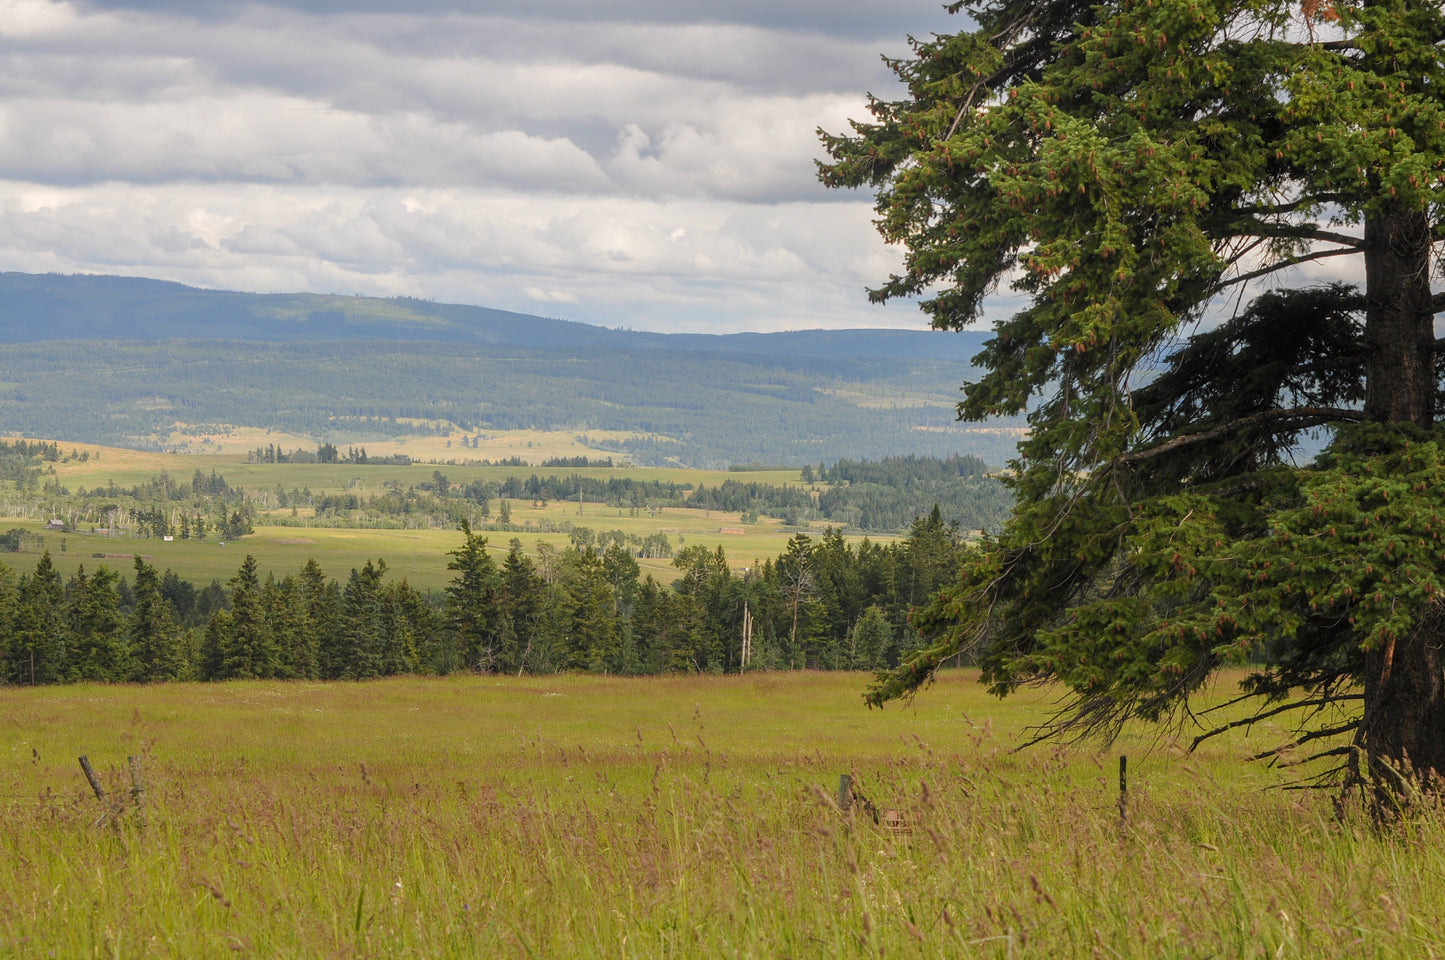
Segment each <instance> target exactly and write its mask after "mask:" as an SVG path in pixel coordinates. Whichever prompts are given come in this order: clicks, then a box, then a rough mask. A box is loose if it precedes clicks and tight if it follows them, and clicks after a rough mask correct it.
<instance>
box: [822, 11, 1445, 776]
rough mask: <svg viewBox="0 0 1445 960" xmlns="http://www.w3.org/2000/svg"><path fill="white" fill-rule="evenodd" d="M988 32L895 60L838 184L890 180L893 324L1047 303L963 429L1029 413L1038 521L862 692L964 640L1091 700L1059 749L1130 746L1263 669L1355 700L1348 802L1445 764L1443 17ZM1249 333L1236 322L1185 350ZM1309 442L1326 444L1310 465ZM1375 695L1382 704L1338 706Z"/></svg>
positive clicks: (1311, 698)
mask: <svg viewBox="0 0 1445 960" xmlns="http://www.w3.org/2000/svg"><path fill="white" fill-rule="evenodd" d="M954 9H955V10H956V9H958V8H957V7H955V8H954ZM974 13H975V19H976V21H977V23H978V27H977V29H975V30H972V31H967V32H963V33H959V34H955V35H946V36H936V37H933V38H931V39H929V40H925V41H918V42H916V43H915V46H914V53H913V56H911V57H909V58H907V59H904V60H901V61H898V62H896V63H894V64H893V67H894V69H895V71H896V72H897V73H898V75H899V77H900V78H901V79H902V80H904V81H905V82H906V83H907V85H908V96H907V98H906V99H903V100H901V101H898V102H892V103H889V102H882V101H874V102H873V103H872V104H871V110H872V113H873V120H872V121H871V122H867V123H858V124H855V126H854V130H853V131H852V133H850V134H848V135H845V136H837V137H825V142H826V144H827V147H828V149H829V151H830V152H831V154H832V157H833V162H831V163H828V164H825V165H823V167H822V169H821V175H822V177H823V179H824V181H825V182H826V183H829V184H831V185H834V186H864V185H868V186H872V187H876V188H877V189H878V195H877V209H878V212H879V219H878V225H879V229H880V231H881V232H882V233H883V235H884V237H885V238H887V239H888V240H890V241H893V242H896V243H898V244H899V245H901V246H902V247H903V248H904V250H905V269H904V270H903V272H901V273H900V274H899V275H897V276H894V277H891V278H890V279H889V280H888V281H887V282H886V283H885V284H884V285H883V286H882V287H880V288H879V289H877V290H875V291H873V292H872V296H873V297H874V298H875V299H878V300H886V299H889V298H893V297H903V296H918V297H920V298H921V299H920V305H921V306H922V308H923V309H924V311H925V312H926V313H927V314H928V315H929V317H930V319H931V321H932V323H933V325H934V326H936V327H938V328H941V329H960V328H962V327H964V326H966V325H968V324H971V323H973V322H975V321H976V320H978V319H980V318H981V317H982V316H983V313H984V303H985V297H986V296H987V295H988V294H989V293H990V292H991V291H992V290H993V289H994V288H995V286H996V285H997V284H1000V283H1004V284H1008V285H1010V286H1011V287H1012V288H1013V290H1014V292H1015V293H1016V294H1017V295H1018V296H1019V297H1020V298H1022V300H1023V301H1024V304H1025V305H1024V307H1023V309H1021V310H1020V311H1019V312H1018V313H1016V314H1014V315H1013V316H1011V317H1007V318H1004V319H1000V320H998V321H997V322H996V323H995V325H994V337H993V339H992V340H990V341H989V342H988V343H987V344H986V346H985V349H984V352H983V353H982V354H981V355H980V356H979V357H978V358H977V360H976V363H977V365H978V366H979V367H980V368H981V370H982V376H981V377H980V379H979V381H978V382H977V383H973V384H970V385H968V386H967V387H966V390H965V396H964V400H963V402H962V403H961V404H960V408H959V409H960V414H961V415H962V416H963V417H965V418H968V419H983V418H987V417H990V416H998V415H1018V414H1022V413H1025V412H1027V414H1028V417H1029V421H1030V426H1031V431H1030V434H1029V436H1028V438H1027V439H1026V440H1025V441H1024V442H1023V443H1022V444H1021V445H1020V448H1019V456H1018V459H1017V460H1016V461H1015V463H1014V464H1013V465H1012V466H1013V471H1012V480H1011V486H1012V487H1013V490H1014V493H1015V497H1016V503H1017V505H1016V508H1015V512H1014V516H1013V518H1012V520H1011V521H1010V522H1009V523H1008V525H1007V526H1006V528H1005V529H1004V530H1003V531H1002V532H1001V533H1000V534H999V535H998V536H997V537H995V538H991V539H990V540H989V541H988V542H987V543H986V545H985V548H984V549H983V550H982V551H981V552H980V553H979V554H978V555H977V556H975V557H974V558H973V559H972V560H971V561H970V563H969V565H968V567H967V569H966V570H965V572H964V575H963V577H962V579H961V582H960V583H959V584H958V585H957V586H955V587H953V588H951V589H950V591H949V594H950V595H949V596H948V597H947V599H946V600H945V601H942V602H937V603H935V604H934V605H933V606H932V607H931V608H930V610H929V612H928V613H927V615H926V616H924V617H922V618H921V619H920V621H919V622H920V624H921V625H922V626H923V628H924V630H925V632H927V633H929V635H930V636H931V637H932V641H931V644H932V645H931V646H930V648H929V649H927V650H925V651H923V652H921V653H919V654H918V655H916V656H914V657H912V658H911V659H910V660H909V661H908V662H907V663H906V664H905V665H904V666H903V667H902V668H901V669H900V671H899V672H898V673H897V674H896V675H894V676H893V677H892V678H890V679H887V680H885V681H884V682H882V683H881V684H880V685H879V686H878V687H876V688H875V689H874V691H873V692H872V694H871V697H872V700H873V701H874V702H877V703H881V702H882V701H884V700H886V699H888V698H890V697H894V696H898V695H901V694H903V693H906V692H907V691H910V690H912V689H915V688H916V687H917V686H918V685H919V684H920V683H922V682H924V681H926V680H927V679H928V677H930V676H931V674H932V671H933V670H934V669H936V667H937V666H938V665H939V664H940V663H942V662H944V661H946V660H948V659H949V658H951V657H953V656H954V655H955V654H957V653H958V652H959V651H961V650H970V651H974V652H976V653H977V654H978V655H979V656H980V659H981V662H982V664H983V667H984V672H985V676H986V678H987V679H988V681H989V682H990V683H991V684H992V685H993V687H994V689H995V690H996V691H998V692H1000V693H1005V692H1008V691H1009V690H1012V689H1015V688H1016V687H1017V686H1018V685H1020V684H1022V683H1025V682H1029V681H1035V680H1043V679H1055V680H1059V681H1062V682H1063V683H1065V684H1067V685H1068V686H1070V687H1071V688H1072V689H1073V690H1074V691H1075V692H1076V694H1077V696H1078V698H1079V699H1078V702H1077V703H1076V705H1075V706H1076V709H1075V710H1074V711H1073V712H1072V713H1071V714H1070V716H1071V717H1072V722H1071V723H1066V724H1064V725H1062V727H1056V728H1055V729H1063V730H1065V731H1069V732H1073V733H1079V732H1081V731H1082V732H1087V731H1090V730H1094V731H1101V732H1104V733H1108V732H1110V731H1113V730H1116V729H1117V727H1118V724H1119V723H1121V722H1123V720H1125V719H1127V718H1128V717H1131V716H1138V717H1144V718H1159V717H1162V716H1164V715H1166V714H1169V713H1171V712H1172V711H1175V710H1178V709H1181V708H1184V707H1185V706H1186V705H1187V700H1188V697H1189V695H1190V694H1191V693H1192V692H1194V691H1196V690H1197V689H1199V687H1200V685H1201V684H1203V683H1204V681H1205V680H1206V679H1207V678H1208V677H1210V676H1211V675H1212V674H1213V673H1214V672H1215V671H1216V670H1217V669H1218V668H1219V667H1221V666H1223V665H1225V664H1230V663H1243V662H1246V661H1249V660H1251V658H1255V659H1262V664H1261V665H1260V666H1258V667H1257V668H1256V669H1254V670H1253V672H1252V674H1251V676H1250V678H1249V680H1248V681H1247V682H1246V684H1245V692H1246V693H1249V694H1258V695H1260V696H1261V697H1263V698H1265V699H1266V700H1268V701H1279V700H1284V701H1285V702H1286V705H1288V706H1293V707H1296V708H1299V709H1300V711H1301V712H1300V713H1299V714H1298V715H1299V716H1301V717H1305V718H1313V719H1314V720H1315V721H1318V720H1319V718H1321V717H1324V716H1329V715H1331V714H1330V713H1329V712H1328V711H1313V712H1311V708H1312V707H1313V706H1316V705H1318V704H1319V703H1321V702H1329V703H1334V704H1337V705H1339V706H1340V707H1341V708H1342V709H1347V710H1348V709H1356V710H1358V713H1357V714H1356V717H1357V719H1356V722H1355V724H1354V728H1353V733H1354V737H1355V746H1356V747H1357V748H1359V749H1360V750H1362V751H1363V754H1364V755H1365V757H1366V758H1367V760H1368V763H1367V764H1366V765H1364V766H1363V767H1361V766H1358V765H1356V766H1353V767H1351V769H1350V770H1348V771H1347V775H1348V777H1349V778H1350V779H1352V780H1353V779H1357V778H1360V777H1364V778H1367V779H1369V780H1370V781H1371V782H1373V783H1374V784H1375V785H1376V786H1377V787H1381V786H1383V788H1385V789H1392V788H1393V787H1392V785H1399V784H1401V783H1402V780H1401V773H1400V771H1401V770H1404V769H1407V768H1409V767H1410V766H1411V765H1413V769H1414V770H1415V771H1417V772H1418V773H1421V774H1425V773H1427V772H1428V771H1430V770H1432V769H1433V770H1436V771H1445V682H1442V661H1441V658H1442V654H1441V649H1442V642H1441V641H1442V640H1445V619H1442V618H1441V617H1439V616H1438V615H1437V614H1436V612H1435V611H1436V610H1437V607H1438V605H1437V604H1436V602H1435V600H1434V599H1433V598H1434V597H1435V596H1436V595H1437V594H1439V593H1440V592H1441V591H1442V590H1445V552H1442V551H1441V550H1440V549H1439V544H1438V543H1437V542H1436V538H1437V537H1438V536H1439V534H1438V533H1437V530H1438V515H1439V513H1438V511H1440V510H1441V509H1445V497H1442V494H1441V491H1445V467H1442V466H1441V464H1442V462H1445V452H1442V451H1445V444H1442V441H1441V438H1440V433H1439V432H1438V431H1437V428H1436V415H1437V411H1436V393H1437V390H1438V383H1437V378H1436V359H1435V338H1434V332H1433V316H1434V315H1435V314H1436V313H1437V312H1439V311H1440V310H1441V309H1442V307H1445V298H1442V297H1440V296H1434V295H1432V292H1431V289H1430V277H1431V271H1430V264H1431V260H1432V256H1433V254H1434V252H1435V249H1436V246H1437V245H1438V244H1439V242H1440V241H1441V239H1442V236H1445V231H1442V227H1441V221H1440V213H1441V209H1442V199H1445V46H1442V38H1445V10H1442V8H1441V6H1440V4H1439V3H1438V2H1436V0H1366V2H1364V3H1361V4H1353V5H1349V4H1345V3H1342V2H1337V0H1322V2H1309V3H1293V2H1284V0H1265V2H1262V3H1243V2H1240V0H1208V2H1204V3H1198V2H1195V0H1106V2H1104V3H1100V4H1087V5H1086V4H1082V3H1078V2H1070V0H1053V2H1044V3H1033V2H1027V0H996V2H991V3H987V4H986V5H984V6H983V7H982V8H981V9H979V10H977V11H975V12H974ZM1339 257H1352V258H1355V259H1356V260H1359V261H1363V271H1362V272H1363V278H1364V288H1363V290H1362V291H1359V292H1356V291H1353V290H1351V289H1349V288H1347V287H1341V286H1335V287H1330V288H1323V289H1321V288H1310V287H1308V286H1303V287H1296V288H1295V289H1288V288H1286V289H1281V290H1278V291H1277V292H1274V293H1272V294H1269V295H1264V296H1260V297H1259V298H1257V299H1256V300H1255V301H1253V303H1252V304H1250V306H1249V307H1248V309H1245V310H1243V311H1240V310H1239V309H1238V306H1237V305H1242V304H1245V303H1248V302H1249V301H1248V300H1247V296H1248V293H1249V292H1250V288H1251V285H1253V286H1254V289H1255V290H1256V291H1257V290H1258V289H1259V286H1260V284H1263V283H1267V284H1269V285H1271V286H1282V285H1285V284H1288V283H1290V282H1295V283H1298V278H1299V276H1300V273H1299V272H1298V271H1292V270H1291V268H1293V267H1295V266H1298V265H1300V264H1303V263H1307V262H1314V263H1320V264H1338V263H1340V262H1341V261H1339V260H1336V259H1334V258H1339ZM1231 311H1232V312H1234V313H1236V314H1237V320H1235V321H1233V322H1232V323H1231V324H1230V325H1229V326H1228V327H1227V328H1226V330H1225V332H1223V333H1220V334H1208V333H1206V334H1203V335H1200V336H1197V337H1195V338H1194V339H1192V340H1189V341H1187V342H1186V341H1183V340H1182V337H1183V335H1184V334H1185V333H1186V332H1187V328H1186V325H1188V324H1190V323H1193V322H1195V321H1199V320H1201V319H1208V318H1211V317H1214V316H1217V315H1218V314H1219V313H1221V312H1223V313H1229V312H1231ZM1161 365H1162V367H1163V374H1162V376H1160V377H1158V379H1157V380H1156V381H1155V382H1154V383H1152V384H1151V383H1149V380H1150V379H1151V376H1152V374H1153V372H1154V371H1155V370H1157V369H1158V367H1159V366H1161ZM1241 372H1243V373H1244V374H1245V376H1241V375H1240V374H1241ZM1320 427H1327V428H1329V429H1330V430H1331V431H1332V436H1333V438H1334V439H1333V444H1332V446H1331V447H1330V450H1329V451H1328V453H1327V455H1326V456H1324V457H1322V458H1321V459H1320V460H1318V461H1317V462H1316V463H1314V464H1306V465H1304V466H1295V465H1294V464H1293V463H1292V462H1291V459H1290V451H1291V449H1292V448H1293V447H1295V446H1296V445H1297V444H1298V443H1299V442H1300V440H1301V438H1302V435H1303V434H1304V432H1305V431H1308V430H1311V429H1317V428H1320ZM1356 685H1359V686H1362V687H1363V699H1362V700H1358V701H1356V700H1352V699H1348V698H1346V697H1345V696H1344V695H1345V694H1346V693H1347V691H1348V690H1349V689H1350V688H1352V687H1354V686H1356ZM1351 696H1352V695H1351ZM1271 709H1274V708H1273V707H1272V708H1271ZM1287 714H1288V711H1285V712H1284V713H1281V714H1280V715H1281V716H1285V715H1287ZM1301 724H1302V725H1301V729H1300V736H1301V737H1302V738H1313V737H1316V736H1323V734H1324V731H1323V730H1322V729H1320V728H1319V727H1317V726H1311V725H1310V721H1309V719H1306V720H1303V721H1301ZM1330 726H1336V724H1334V723H1333V722H1331V724H1330ZM1350 756H1353V754H1350ZM1421 782H1422V783H1426V784H1430V783H1437V782H1440V781H1437V780H1432V779H1431V778H1430V777H1428V776H1423V777H1422V779H1421Z"/></svg>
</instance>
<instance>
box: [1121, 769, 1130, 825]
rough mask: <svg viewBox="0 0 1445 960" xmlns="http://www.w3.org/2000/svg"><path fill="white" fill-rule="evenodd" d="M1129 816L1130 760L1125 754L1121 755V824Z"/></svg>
mask: <svg viewBox="0 0 1445 960" xmlns="http://www.w3.org/2000/svg"><path fill="white" fill-rule="evenodd" d="M1128 815H1129V758H1128V756H1126V755H1125V754H1122V753H1121V754H1119V822H1120V823H1123V822H1124V821H1125V820H1126V819H1127V818H1128Z"/></svg>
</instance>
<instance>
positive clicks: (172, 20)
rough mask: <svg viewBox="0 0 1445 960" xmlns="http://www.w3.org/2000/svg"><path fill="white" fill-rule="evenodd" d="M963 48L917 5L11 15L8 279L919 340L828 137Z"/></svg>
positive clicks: (5, 58)
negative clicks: (837, 176) (938, 51)
mask: <svg viewBox="0 0 1445 960" xmlns="http://www.w3.org/2000/svg"><path fill="white" fill-rule="evenodd" d="M959 26H961V24H960V23H958V22H955V18H950V17H948V16H946V15H945V14H944V13H943V11H942V8H941V6H939V5H938V4H936V3H933V2H921V0H905V2H888V0H872V2H863V0H843V2H836V3H828V4H824V3H821V2H812V0H809V2H804V3H776V2H774V3H762V2H742V3H737V2H732V3H722V2H717V3H712V2H707V3H694V4H676V3H672V4H668V3H644V2H640V0H637V2H624V3H612V4H597V3H583V2H571V0H540V2H538V0H531V2H527V3H521V2H508V3H488V4H477V3H462V2H451V0H416V2H410V3H407V4H405V5H402V4H397V3H384V2H364V0H363V2H346V3H340V2H336V3H331V2H325V0H292V2H289V3H273V4H264V5H263V4H236V3H219V2H217V3H209V2H205V0H201V2H196V0H184V2H181V0H176V2H170V0H115V2H79V0H71V2H67V0H0V268H3V269H15V270H41V271H43V270H61V271H77V272H85V271H91V272H107V273H129V274H137V275H148V276H158V277H163V278H166V279H174V280H179V281H182V282H189V283H195V284H199V285H203V286H217V287H229V288H237V289H248V290H296V289H312V290H321V291H329V290H339V291H345V292H362V293H372V294H378V295H393V294H410V295H416V296H427V297H434V298H439V299H455V300H461V301H464V302H471V303H483V304H486V305H489V306H496V307H503V308H508V309H518V310H529V309H536V308H537V307H538V305H539V304H549V305H552V307H551V308H550V310H549V311H548V312H551V313H554V314H555V313H558V312H561V313H564V314H565V315H566V316H569V317H572V318H574V319H582V320H590V321H593V322H602V323H619V324H627V325H631V326H634V327H647V328H651V329H693V330H706V329H780V328H787V327H792V328H797V327H808V326H835V327H836V326H862V325H917V324H919V322H920V321H919V320H918V317H917V314H916V313H914V312H912V310H911V308H910V307H909V305H907V304H902V305H896V306H894V307H891V308H878V307H871V306H869V305H868V304H867V303H866V298H865V297H864V295H863V288H864V285H865V284H868V283H877V282H879V281H881V280H882V279H883V278H885V277H886V276H887V274H888V273H889V272H890V271H892V270H894V269H896V268H897V259H898V254H897V251H895V250H890V249H888V248H885V247H883V245H882V244H881V243H880V241H879V240H878V238H877V236H876V234H874V233H873V231H872V229H871V226H870V222H869V221H870V204H869V198H868V197H867V196H865V195H857V194H848V193H836V192H830V191H825V190H823V189H822V188H821V187H820V186H819V185H818V184H817V182H816V179H815V176H814V161H815V159H816V158H817V157H819V155H820V154H821V150H820V147H819V144H818V140H817V135H816V130H817V128H818V127H820V126H821V127H823V128H825V129H829V130H841V129H844V128H845V127H846V123H847V120H848V118H849V117H855V116H861V115H862V114H863V113H864V95H865V92H866V91H873V92H876V93H879V94H881V95H885V96H886V95H889V94H890V93H893V92H894V90H895V89H896V88H895V87H894V85H893V81H892V79H891V77H890V76H889V74H888V72H887V70H886V69H885V68H884V66H883V65H882V63H881V61H880V54H881V53H887V54H890V55H900V54H902V53H904V52H905V51H906V49H907V48H906V40H905V37H906V35H907V34H909V33H915V34H927V33H928V32H930V31H932V30H943V29H947V28H950V27H952V28H954V29H957V28H958V27H959ZM557 304H564V305H566V306H565V307H564V308H559V307H557V306H556V305H557Z"/></svg>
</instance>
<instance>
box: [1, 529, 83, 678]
mask: <svg viewBox="0 0 1445 960" xmlns="http://www.w3.org/2000/svg"><path fill="white" fill-rule="evenodd" d="M64 600H65V591H64V588H63V587H62V586H61V583H60V574H59V573H57V572H56V570H55V566H54V564H52V563H51V561H50V551H49V550H47V551H45V552H44V553H43V554H41V556H40V561H39V562H38V563H36V565H35V572H34V573H32V574H30V575H29V576H22V577H21V578H20V583H19V588H18V590H17V596H16V604H15V618H14V621H13V622H14V626H13V632H12V634H11V641H10V681H11V682H12V683H19V684H41V683H62V682H64V681H66V680H69V679H72V677H73V673H74V671H73V669H72V665H71V664H70V663H69V660H68V651H67V647H68V644H69V640H70V631H69V629H68V626H67V624H66V622H65V616H64V611H65V608H64Z"/></svg>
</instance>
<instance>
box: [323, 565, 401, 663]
mask: <svg viewBox="0 0 1445 960" xmlns="http://www.w3.org/2000/svg"><path fill="white" fill-rule="evenodd" d="M385 576H386V562H385V561H384V560H378V561H376V562H375V563H373V562H372V561H370V560H368V561H366V565H365V566H363V567H362V568H361V569H360V570H357V569H356V568H354V567H353V568H352V570H351V576H350V578H349V579H348V580H347V581H346V586H345V587H344V588H343V589H342V591H341V611H340V612H341V616H340V625H339V629H338V631H337V635H336V638H337V642H336V659H335V662H334V667H335V669H336V670H337V672H336V673H335V674H334V675H333V676H334V677H336V678H337V679H343V680H370V679H372V678H374V677H380V676H382V675H383V670H384V669H385V667H386V655H387V649H386V641H387V629H388V624H387V622H386V616H385V614H386V610H385V605H384V598H383V596H382V578H383V577H385Z"/></svg>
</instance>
